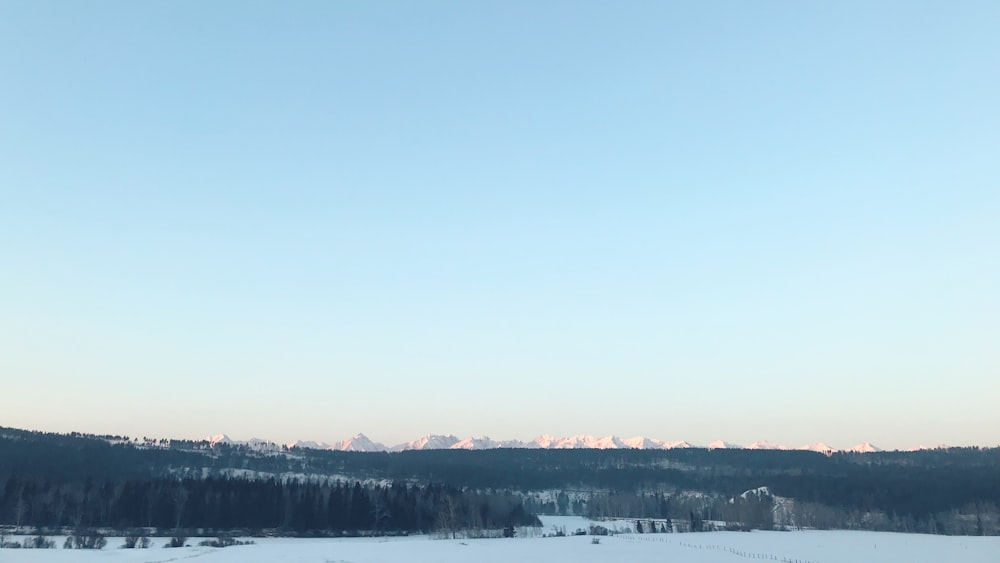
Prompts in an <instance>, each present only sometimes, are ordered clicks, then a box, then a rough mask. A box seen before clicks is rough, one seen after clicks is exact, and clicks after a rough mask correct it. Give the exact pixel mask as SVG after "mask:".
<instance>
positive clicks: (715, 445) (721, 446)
mask: <svg viewBox="0 0 1000 563" xmlns="http://www.w3.org/2000/svg"><path fill="white" fill-rule="evenodd" d="M742 448H743V446H741V445H739V444H734V443H732V442H726V441H723V440H716V441H714V442H711V443H709V444H708V449H710V450H739V449H742Z"/></svg>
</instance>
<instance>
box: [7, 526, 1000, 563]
mask: <svg viewBox="0 0 1000 563" xmlns="http://www.w3.org/2000/svg"><path fill="white" fill-rule="evenodd" d="M574 521H576V522H577V523H587V524H589V521H586V520H584V519H575V520H574ZM567 523H572V522H570V521H569V520H567ZM574 529H575V528H572V527H571V526H566V530H567V532H568V533H572V531H573V530H574ZM15 539H16V538H15ZM164 541H165V540H164V539H162V538H156V539H154V541H153V545H154V546H155V547H153V548H150V549H118V546H120V545H121V544H122V540H121V538H109V540H108V547H106V548H105V549H103V550H100V551H84V550H74V551H70V550H63V549H47V550H34V549H16V550H15V549H5V550H3V551H0V560H2V561H4V563H66V562H73V563H75V562H81V563H90V562H94V563H103V562H111V563H118V562H120V563H166V562H168V561H183V560H187V559H197V560H198V561H199V563H242V562H287V563H328V562H337V563H346V562H351V563H375V562H394V561H400V562H403V561H405V562H417V563H422V562H427V563H431V562H440V563H452V562H454V563H459V562H461V563H465V562H468V561H475V562H476V563H506V562H509V561H573V562H574V563H598V562H603V561H630V562H636V563H646V562H649V563H653V562H662V561H685V562H687V563H745V562H746V561H748V560H754V559H758V560H771V561H779V562H780V561H794V562H801V563H854V562H857V561H865V562H867V563H896V562H898V561H907V562H908V563H925V562H926V563H932V562H934V563H936V562H939V561H947V560H952V561H962V562H963V563H996V561H997V554H998V553H1000V537H963V536H957V537H956V536H931V535H919V534H892V533H884V532H856V531H802V532H750V533H747V532H707V533H700V534H622V535H616V536H607V537H601V538H600V543H599V544H597V545H595V544H593V543H591V537H590V536H568V537H548V538H543V537H532V538H514V539H483V540H469V539H457V540H452V539H433V538H431V537H428V536H410V537H401V538H355V539H292V538H263V539H256V540H254V541H255V542H256V543H255V544H254V545H245V546H236V547H228V548H224V549H217V548H210V547H184V548H176V549H163V548H162V547H160V546H162V545H163V543H164ZM197 541H199V540H198V539H197V538H191V539H189V540H188V543H192V544H193V543H197ZM58 543H59V544H60V545H61V543H62V542H61V540H60V541H59V542H58Z"/></svg>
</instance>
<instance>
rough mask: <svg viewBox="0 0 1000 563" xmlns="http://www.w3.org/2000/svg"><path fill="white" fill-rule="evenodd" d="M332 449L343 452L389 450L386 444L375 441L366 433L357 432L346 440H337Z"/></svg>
mask: <svg viewBox="0 0 1000 563" xmlns="http://www.w3.org/2000/svg"><path fill="white" fill-rule="evenodd" d="M330 449H331V450H339V451H342V452H384V451H388V450H389V448H387V447H385V445H384V444H380V443H379V442H373V441H371V440H370V439H369V438H368V436H365V435H364V434H355V435H354V436H351V437H350V438H348V439H346V440H342V441H340V442H337V443H336V444H334V445H333V446H332V447H331V448H330Z"/></svg>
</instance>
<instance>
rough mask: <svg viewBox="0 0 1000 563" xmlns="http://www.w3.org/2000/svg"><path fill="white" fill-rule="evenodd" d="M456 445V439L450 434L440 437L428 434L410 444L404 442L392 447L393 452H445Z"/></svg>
mask: <svg viewBox="0 0 1000 563" xmlns="http://www.w3.org/2000/svg"><path fill="white" fill-rule="evenodd" d="M457 443H458V437H457V436H454V435H452V434H448V435H447V436H442V435H440V434H428V435H427V436H424V437H422V438H417V439H416V440H414V441H412V442H406V443H404V444H399V445H396V446H393V448H392V449H393V451H399V452H401V451H406V450H447V449H448V448H450V447H452V446H454V445H455V444H457Z"/></svg>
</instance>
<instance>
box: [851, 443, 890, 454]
mask: <svg viewBox="0 0 1000 563" xmlns="http://www.w3.org/2000/svg"><path fill="white" fill-rule="evenodd" d="M847 451H850V452H855V453H859V454H870V453H874V452H880V451H882V448H880V447H878V446H876V445H874V444H872V443H871V442H862V443H860V444H858V445H856V446H854V447H853V448H851V449H850V450H847Z"/></svg>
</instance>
